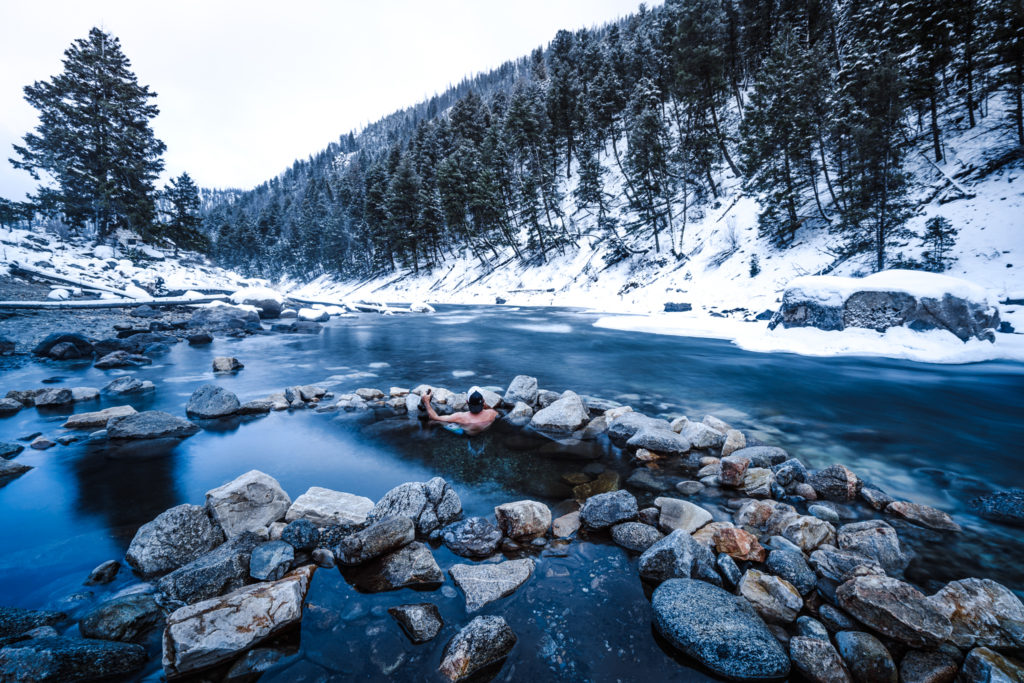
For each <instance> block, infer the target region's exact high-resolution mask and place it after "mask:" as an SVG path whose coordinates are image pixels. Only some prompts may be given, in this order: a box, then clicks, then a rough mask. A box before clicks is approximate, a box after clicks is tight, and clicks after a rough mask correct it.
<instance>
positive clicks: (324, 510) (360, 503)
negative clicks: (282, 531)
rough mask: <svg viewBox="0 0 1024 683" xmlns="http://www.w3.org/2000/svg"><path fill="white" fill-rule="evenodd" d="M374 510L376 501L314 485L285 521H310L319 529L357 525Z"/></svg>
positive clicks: (301, 497)
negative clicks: (319, 527) (322, 527)
mask: <svg viewBox="0 0 1024 683" xmlns="http://www.w3.org/2000/svg"><path fill="white" fill-rule="evenodd" d="M371 510H373V501H372V500H370V499H369V498H366V497H364V496H357V495H354V494H352V493H345V492H344V491H332V490H331V489H325V488H321V487H319V486H311V487H310V488H309V490H307V491H306V492H305V493H303V494H302V495H301V496H299V497H298V498H296V499H295V502H293V503H292V505H291V507H289V508H288V512H287V513H286V514H285V516H284V520H285V521H286V522H294V521H295V520H297V519H308V520H309V521H310V522H312V523H313V524H316V525H318V526H327V525H330V524H339V525H358V524H362V523H363V522H365V521H366V517H367V515H369V514H370V511H371Z"/></svg>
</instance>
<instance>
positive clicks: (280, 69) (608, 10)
mask: <svg viewBox="0 0 1024 683" xmlns="http://www.w3.org/2000/svg"><path fill="white" fill-rule="evenodd" d="M648 4H649V5H651V4H657V3H648ZM638 5H639V0H517V1H516V2H507V1H500V0H498V1H495V0H429V1H423V0H377V1H376V2H363V1H347V2H338V1H334V2H332V1H329V0H323V1H322V2H310V1H305V0H292V1H291V2H280V1H277V2H265V1H263V0H249V1H247V2H227V1H223V0H216V1H214V2H210V1H208V0H207V1H204V2H199V1H194V0H175V2H162V3H156V2H146V1H140V0H127V1H123V2H120V1H113V0H73V1H61V2H55V1H50V0H33V1H31V2H28V1H25V2H17V1H10V2H9V1H7V0H0V196H2V197H8V198H11V199H22V198H23V196H24V194H25V193H26V192H28V191H31V190H33V189H34V187H35V182H34V181H33V180H32V179H31V178H30V177H29V175H28V174H27V173H25V172H24V171H16V170H14V169H13V168H12V167H11V165H10V164H9V163H8V162H7V159H8V158H9V157H11V156H13V155H14V152H13V150H12V149H11V145H12V144H14V143H20V142H21V138H22V136H23V135H24V134H25V133H26V132H27V131H29V130H31V129H32V128H33V127H34V126H35V125H36V123H37V116H36V111H35V110H34V109H32V108H31V107H30V106H29V105H28V104H27V103H26V102H25V100H24V99H23V98H22V94H23V93H22V88H23V87H24V86H25V85H27V84H29V83H32V82H33V81H37V80H47V79H49V78H50V77H52V76H53V75H54V74H57V73H59V72H60V71H61V69H62V67H61V59H62V57H63V54H64V50H65V49H67V47H68V46H69V45H70V44H71V42H72V41H73V40H75V39H76V38H84V37H85V36H86V35H88V33H89V29H90V28H91V27H92V26H100V27H101V28H103V29H105V30H106V31H108V32H110V33H113V34H114V35H115V36H117V37H118V38H120V39H121V47H122V49H123V50H124V52H125V54H126V55H127V56H128V59H130V60H131V62H132V67H133V70H134V71H135V74H136V75H137V76H138V78H139V82H140V83H143V84H145V85H148V86H149V87H150V88H151V89H152V90H153V91H155V92H156V93H157V95H158V97H157V99H156V102H157V105H158V106H159V108H160V115H159V116H157V118H156V119H154V121H153V129H154V130H155V132H156V135H157V137H158V138H160V139H161V140H163V141H164V142H165V143H166V144H167V153H166V154H165V156H164V160H165V162H166V168H167V171H166V173H165V178H163V179H161V182H162V181H163V180H165V179H166V177H168V176H169V175H178V174H180V173H181V172H182V171H188V172H189V174H191V175H192V177H193V178H194V179H195V180H196V182H197V183H199V184H200V185H202V186H205V187H241V188H248V187H252V186H253V185H255V184H257V183H259V182H262V181H263V180H266V179H268V178H270V177H272V176H275V175H277V174H278V173H280V172H281V171H283V170H284V169H285V168H286V167H287V166H289V165H290V164H291V162H292V161H294V160H295V159H296V158H299V157H305V156H308V155H309V154H312V153H315V152H318V151H320V150H321V149H323V148H324V147H326V146H327V144H328V143H329V142H331V141H332V140H336V139H337V138H338V136H339V135H341V134H343V133H346V132H348V131H349V130H352V129H359V128H361V127H363V126H364V125H366V124H367V123H369V122H371V121H375V120H377V119H378V118H380V117H381V116H384V115H386V114H389V113H391V112H392V111H394V110H395V109H398V108H401V107H404V106H407V105H411V104H414V103H415V102H418V101H420V100H422V99H424V98H425V97H429V96H430V95H432V94H434V93H435V92H439V91H442V90H444V89H445V87H447V86H448V85H449V84H452V83H456V82H458V81H459V80H461V79H462V77H463V76H466V75H469V74H474V73H477V72H480V71H486V70H489V69H491V68H493V67H496V66H498V65H500V64H501V63H502V62H504V61H505V60H508V59H512V58H515V57H519V56H521V55H525V54H527V53H528V52H529V51H530V50H532V49H533V48H535V47H537V46H538V45H541V44H547V43H548V42H549V41H550V40H551V38H553V37H554V35H555V32H556V31H558V29H560V28H568V29H576V28H582V27H590V26H595V25H598V24H602V23H605V22H606V21H610V20H613V19H616V18H618V17H620V16H624V15H626V14H629V13H631V12H632V11H634V10H635V9H636V7H637V6H638Z"/></svg>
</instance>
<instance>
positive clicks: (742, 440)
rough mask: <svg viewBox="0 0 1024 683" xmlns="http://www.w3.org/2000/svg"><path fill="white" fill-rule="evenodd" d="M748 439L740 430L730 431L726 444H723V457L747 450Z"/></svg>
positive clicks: (726, 436) (727, 434) (726, 435)
mask: <svg viewBox="0 0 1024 683" xmlns="http://www.w3.org/2000/svg"><path fill="white" fill-rule="evenodd" d="M746 446H747V437H746V436H745V435H744V434H743V432H741V431H740V430H738V429H730V430H729V431H727V432H726V433H725V443H723V444H722V457H723V458H724V457H726V456H729V455H732V454H733V453H735V452H736V451H738V450H740V449H743V448H746Z"/></svg>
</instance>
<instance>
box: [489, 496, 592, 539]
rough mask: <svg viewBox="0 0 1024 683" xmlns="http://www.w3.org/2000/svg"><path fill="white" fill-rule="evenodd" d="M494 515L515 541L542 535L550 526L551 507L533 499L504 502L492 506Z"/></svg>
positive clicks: (500, 525) (499, 525) (505, 532)
mask: <svg viewBox="0 0 1024 683" xmlns="http://www.w3.org/2000/svg"><path fill="white" fill-rule="evenodd" d="M494 516H495V518H497V520H498V527H500V528H501V530H502V532H504V534H505V535H506V536H508V537H509V538H511V539H512V540H516V541H521V540H529V539H533V538H538V537H542V536H544V535H546V534H547V532H548V528H549V527H550V526H551V509H550V508H549V507H548V506H547V505H544V504H543V503H538V502H537V501H535V500H520V501H516V502H514V503H504V504H502V505H499V506H498V507H496V508H494ZM581 517H582V513H581Z"/></svg>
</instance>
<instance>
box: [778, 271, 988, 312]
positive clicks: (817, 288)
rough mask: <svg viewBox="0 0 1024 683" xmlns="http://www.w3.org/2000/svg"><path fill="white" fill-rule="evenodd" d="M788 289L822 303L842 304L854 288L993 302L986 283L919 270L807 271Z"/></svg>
mask: <svg viewBox="0 0 1024 683" xmlns="http://www.w3.org/2000/svg"><path fill="white" fill-rule="evenodd" d="M786 291H787V292H799V293H800V294H801V295H803V296H805V297H807V298H808V299H814V300H815V301H820V302H822V303H831V304H842V302H843V301H845V300H846V299H847V298H849V296H850V295H851V294H854V293H855V292H906V293H907V294H910V295H912V296H915V297H917V298H919V299H920V298H922V297H931V298H935V299H941V298H942V297H943V295H944V294H951V295H952V296H955V297H959V298H961V299H966V300H968V301H973V302H976V303H981V304H987V305H992V304H993V303H994V302H992V301H990V298H991V297H990V295H989V293H988V292H987V291H986V290H985V288H984V287H980V286H978V285H976V284H974V283H973V282H968V281H967V280H964V279H963V278H958V277H952V276H950V275H942V274H940V273H928V272H924V271H920V270H899V269H893V270H883V271H881V272H878V273H873V274H871V275H868V276H867V277H859V278H854V277H841V276H836V275H805V276H803V277H798V278H796V279H795V280H793V281H792V282H790V283H789V285H787V286H786Z"/></svg>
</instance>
